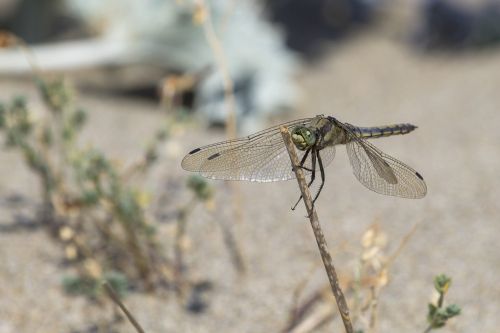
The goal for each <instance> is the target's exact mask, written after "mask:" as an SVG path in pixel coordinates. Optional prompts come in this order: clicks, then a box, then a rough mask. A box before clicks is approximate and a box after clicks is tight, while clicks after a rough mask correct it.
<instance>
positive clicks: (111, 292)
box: [103, 282, 145, 333]
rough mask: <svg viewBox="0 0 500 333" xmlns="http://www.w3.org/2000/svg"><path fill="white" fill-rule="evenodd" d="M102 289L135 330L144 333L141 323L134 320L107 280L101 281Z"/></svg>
mask: <svg viewBox="0 0 500 333" xmlns="http://www.w3.org/2000/svg"><path fill="white" fill-rule="evenodd" d="M103 286H104V289H105V290H106V293H107V294H108V296H109V298H111V300H112V301H113V302H114V303H115V304H116V305H118V307H119V308H120V309H121V310H122V311H123V313H124V314H125V316H127V319H128V320H129V321H130V323H131V324H132V325H133V326H134V327H135V330H136V331H137V332H139V333H145V331H144V330H143V329H142V327H141V325H139V323H138V322H137V320H135V318H134V316H133V315H132V313H130V311H129V310H128V309H127V308H126V307H125V305H124V304H123V303H122V301H120V298H119V297H118V295H117V294H116V292H115V291H114V290H113V287H111V285H110V284H109V283H108V282H104V283H103Z"/></svg>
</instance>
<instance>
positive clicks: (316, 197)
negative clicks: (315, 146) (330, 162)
mask: <svg viewBox="0 0 500 333" xmlns="http://www.w3.org/2000/svg"><path fill="white" fill-rule="evenodd" d="M315 153H316V155H318V164H319V171H320V173H321V185H320V186H319V189H318V192H316V195H315V196H314V200H313V205H314V203H315V202H316V199H318V197H319V194H320V193H321V190H322V189H323V185H325V169H324V167H323V161H322V160H321V155H320V154H319V150H318V151H316V152H315Z"/></svg>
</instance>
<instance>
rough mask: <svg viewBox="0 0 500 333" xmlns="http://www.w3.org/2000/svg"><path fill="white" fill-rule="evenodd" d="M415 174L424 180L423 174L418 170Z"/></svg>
mask: <svg viewBox="0 0 500 333" xmlns="http://www.w3.org/2000/svg"><path fill="white" fill-rule="evenodd" d="M415 175H416V176H417V177H418V178H420V180H424V177H422V175H421V174H419V173H418V172H415Z"/></svg>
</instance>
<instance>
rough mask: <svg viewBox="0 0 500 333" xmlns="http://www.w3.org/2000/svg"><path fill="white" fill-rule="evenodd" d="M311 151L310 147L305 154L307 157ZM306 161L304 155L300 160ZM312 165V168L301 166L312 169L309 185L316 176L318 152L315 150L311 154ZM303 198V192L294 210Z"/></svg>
mask: <svg viewBox="0 0 500 333" xmlns="http://www.w3.org/2000/svg"><path fill="white" fill-rule="evenodd" d="M309 151H310V149H308V150H307V151H306V153H305V154H304V156H305V157H307V154H308V153H309ZM304 161H305V158H304V157H303V158H302V161H300V163H301V164H303V163H304ZM311 166H312V169H311V170H309V169H307V168H304V167H302V166H300V167H301V168H303V169H306V170H308V171H311V180H309V184H307V187H311V185H312V183H313V182H314V178H315V177H316V152H315V151H313V153H312V154H311ZM301 199H302V194H301V195H300V197H299V200H297V202H296V203H295V205H293V207H292V210H295V208H297V205H298V204H299V202H300V200H301Z"/></svg>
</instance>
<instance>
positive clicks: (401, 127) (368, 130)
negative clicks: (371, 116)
mask: <svg viewBox="0 0 500 333" xmlns="http://www.w3.org/2000/svg"><path fill="white" fill-rule="evenodd" d="M416 128H417V126H415V125H412V124H395V125H387V126H378V127H355V128H354V130H355V132H356V134H357V135H359V136H360V137H362V138H364V139H372V138H381V137H385V136H391V135H399V134H407V133H410V132H411V131H413V130H415V129H416Z"/></svg>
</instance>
